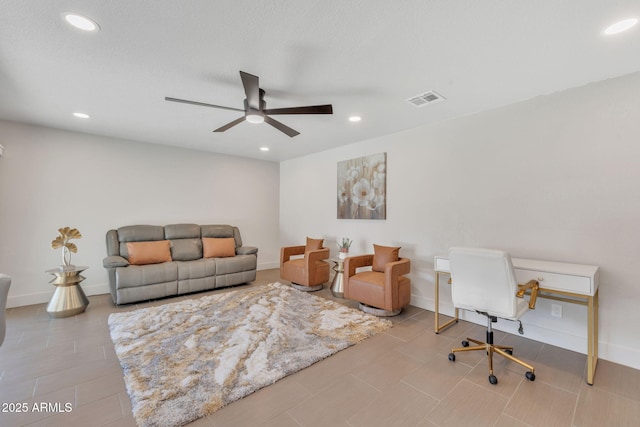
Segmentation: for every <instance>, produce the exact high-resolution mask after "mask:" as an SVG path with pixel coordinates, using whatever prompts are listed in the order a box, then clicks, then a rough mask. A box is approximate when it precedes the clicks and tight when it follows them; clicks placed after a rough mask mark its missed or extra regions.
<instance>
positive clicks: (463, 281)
mask: <svg viewBox="0 0 640 427" xmlns="http://www.w3.org/2000/svg"><path fill="white" fill-rule="evenodd" d="M449 262H450V268H451V279H452V285H451V299H452V301H453V305H454V306H455V307H458V308H463V309H466V310H477V311H481V312H487V313H489V314H490V315H492V316H498V317H505V318H510V317H513V316H515V315H516V292H517V290H518V282H517V281H516V277H515V273H514V272H513V265H512V263H511V257H510V256H509V254H508V253H506V252H503V251H497V250H493V249H480V248H462V247H457V248H451V249H450V250H449Z"/></svg>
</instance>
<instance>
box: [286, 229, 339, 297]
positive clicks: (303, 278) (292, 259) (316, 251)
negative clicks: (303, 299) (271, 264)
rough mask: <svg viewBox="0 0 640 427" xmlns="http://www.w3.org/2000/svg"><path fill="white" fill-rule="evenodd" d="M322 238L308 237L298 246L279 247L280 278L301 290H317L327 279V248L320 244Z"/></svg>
mask: <svg viewBox="0 0 640 427" xmlns="http://www.w3.org/2000/svg"><path fill="white" fill-rule="evenodd" d="M323 240H324V239H310V238H308V237H307V244H306V245H300V246H285V247H283V248H281V249H280V278H281V279H282V280H288V281H290V282H291V286H292V287H294V288H296V289H298V290H301V291H306V292H309V291H319V290H320V289H322V288H323V284H324V283H326V282H328V281H329V263H328V262H326V261H325V260H326V259H327V258H329V248H325V247H323V246H322V243H323Z"/></svg>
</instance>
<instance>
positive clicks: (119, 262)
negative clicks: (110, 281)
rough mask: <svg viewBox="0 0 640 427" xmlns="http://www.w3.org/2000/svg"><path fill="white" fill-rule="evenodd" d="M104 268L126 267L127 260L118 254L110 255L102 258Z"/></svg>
mask: <svg viewBox="0 0 640 427" xmlns="http://www.w3.org/2000/svg"><path fill="white" fill-rule="evenodd" d="M102 265H103V266H104V268H116V267H126V266H128V265H129V261H127V260H126V259H125V258H123V257H121V256H118V255H111V256H108V257H106V258H105V259H103V260H102Z"/></svg>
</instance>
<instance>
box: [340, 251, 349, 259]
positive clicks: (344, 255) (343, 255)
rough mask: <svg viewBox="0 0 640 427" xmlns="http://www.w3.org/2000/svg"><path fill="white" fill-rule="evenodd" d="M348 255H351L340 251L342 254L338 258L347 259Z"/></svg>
mask: <svg viewBox="0 0 640 427" xmlns="http://www.w3.org/2000/svg"><path fill="white" fill-rule="evenodd" d="M347 255H349V251H343V250H340V253H339V254H338V258H340V259H345V258H346V257H347Z"/></svg>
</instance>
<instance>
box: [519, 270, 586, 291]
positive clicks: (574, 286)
mask: <svg viewBox="0 0 640 427" xmlns="http://www.w3.org/2000/svg"><path fill="white" fill-rule="evenodd" d="M514 271H515V273H516V278H517V279H518V283H526V282H528V281H529V280H531V279H535V280H538V281H539V282H540V287H541V288H546V289H553V290H556V291H563V292H572V293H576V294H582V295H594V293H595V289H594V284H593V280H591V277H585V276H574V275H569V274H562V273H550V272H547V271H533V270H523V269H520V268H514Z"/></svg>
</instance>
